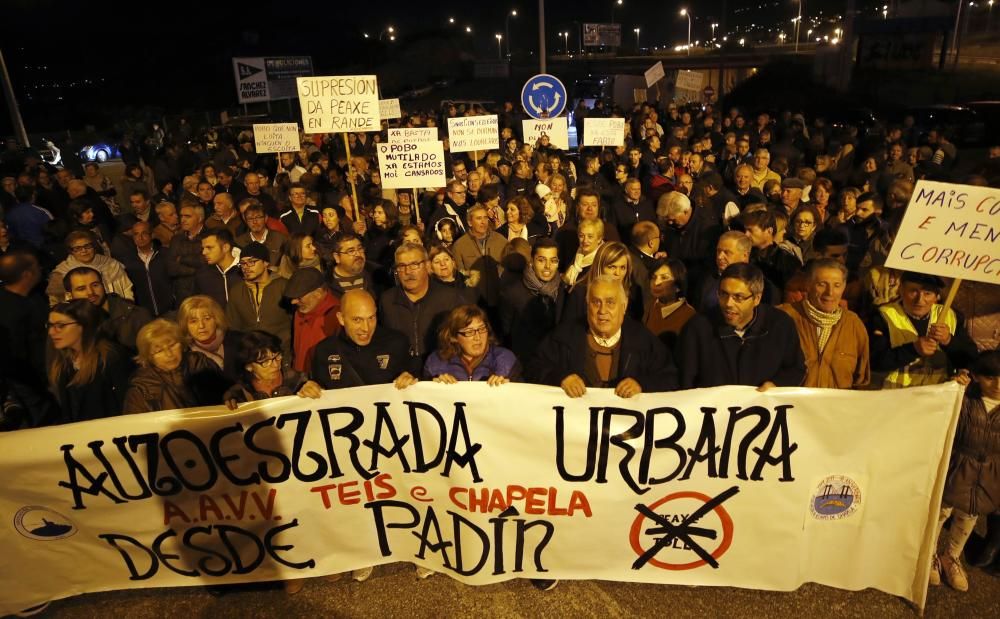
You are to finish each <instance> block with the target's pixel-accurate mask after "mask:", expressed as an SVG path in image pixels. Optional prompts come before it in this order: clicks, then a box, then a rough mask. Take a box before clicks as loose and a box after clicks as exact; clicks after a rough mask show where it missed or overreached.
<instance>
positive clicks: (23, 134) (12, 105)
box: [0, 50, 31, 148]
mask: <svg viewBox="0 0 1000 619" xmlns="http://www.w3.org/2000/svg"><path fill="white" fill-rule="evenodd" d="M0 82H3V95H4V98H5V99H7V111H8V112H10V124H11V125H13V126H14V134H15V135H16V136H17V140H18V141H19V142H20V143H21V148H28V147H29V146H31V143H29V142H28V132H27V131H26V130H25V128H24V119H22V118H21V111H20V110H19V109H18V107H17V97H15V96H14V87H13V86H12V85H11V83H10V73H8V72H7V63H6V61H4V59H3V51H2V50H0Z"/></svg>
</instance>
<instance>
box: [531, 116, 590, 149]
mask: <svg viewBox="0 0 1000 619" xmlns="http://www.w3.org/2000/svg"><path fill="white" fill-rule="evenodd" d="M568 122H569V121H567V120H566V117H565V116H560V117H558V118H545V119H535V118H531V119H527V120H522V121H521V127H522V129H523V132H524V143H525V144H531V145H532V146H534V145H535V144H536V143H537V142H538V138H540V137H542V136H543V135H546V136H548V138H549V142H550V143H551V144H552V145H553V146H555V147H556V148H561V149H563V150H569V124H568ZM584 133H586V130H584Z"/></svg>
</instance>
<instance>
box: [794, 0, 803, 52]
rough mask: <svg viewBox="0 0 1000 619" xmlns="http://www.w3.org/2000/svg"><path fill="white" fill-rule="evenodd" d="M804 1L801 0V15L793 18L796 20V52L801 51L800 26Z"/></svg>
mask: <svg viewBox="0 0 1000 619" xmlns="http://www.w3.org/2000/svg"><path fill="white" fill-rule="evenodd" d="M802 1H803V0H799V16H798V17H796V18H795V19H793V20H792V21H794V22H795V53H796V54H797V53H799V28H800V26H802Z"/></svg>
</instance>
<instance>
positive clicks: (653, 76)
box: [646, 62, 667, 86]
mask: <svg viewBox="0 0 1000 619" xmlns="http://www.w3.org/2000/svg"><path fill="white" fill-rule="evenodd" d="M666 75H667V74H666V72H664V70H663V62H657V63H656V64H654V65H653V66H651V67H649V68H648V69H646V86H652V85H653V84H655V83H656V82H658V81H660V80H662V79H663V78H664V77H666Z"/></svg>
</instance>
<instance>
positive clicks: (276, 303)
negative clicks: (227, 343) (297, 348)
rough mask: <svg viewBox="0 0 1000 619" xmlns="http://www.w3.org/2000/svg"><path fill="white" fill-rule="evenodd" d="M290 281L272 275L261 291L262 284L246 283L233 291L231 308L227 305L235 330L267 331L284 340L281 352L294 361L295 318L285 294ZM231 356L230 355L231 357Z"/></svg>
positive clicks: (228, 316)
mask: <svg viewBox="0 0 1000 619" xmlns="http://www.w3.org/2000/svg"><path fill="white" fill-rule="evenodd" d="M287 285H288V280H287V279H285V278H283V277H274V276H272V277H271V279H270V281H268V283H267V284H265V285H264V286H263V290H261V291H260V302H259V303H258V301H257V299H258V296H257V289H258V287H259V286H260V284H255V283H253V282H247V281H244V282H243V283H241V284H240V285H238V286H234V287H233V288H232V289H231V290H230V291H229V305H227V306H226V320H227V321H228V322H229V327H230V328H231V329H236V330H239V331H253V330H260V331H266V332H268V333H271V334H273V335H276V336H278V339H280V340H281V352H282V354H283V355H285V358H286V359H291V358H292V355H291V353H292V316H291V314H290V313H289V312H288V310H287V309H286V306H285V302H284V299H283V297H282V295H284V293H285V286H287ZM227 356H228V355H227Z"/></svg>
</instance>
